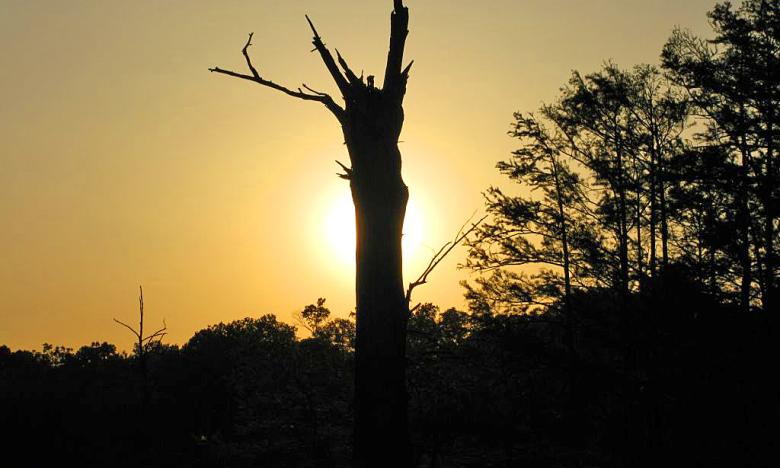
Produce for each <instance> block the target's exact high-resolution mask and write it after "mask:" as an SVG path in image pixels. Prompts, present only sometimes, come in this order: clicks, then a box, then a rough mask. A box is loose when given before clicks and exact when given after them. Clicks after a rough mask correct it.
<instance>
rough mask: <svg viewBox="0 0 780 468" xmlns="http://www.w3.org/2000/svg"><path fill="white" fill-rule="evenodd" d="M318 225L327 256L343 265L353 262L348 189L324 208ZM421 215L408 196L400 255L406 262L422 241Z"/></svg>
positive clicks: (353, 238) (411, 257) (351, 223)
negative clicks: (325, 243)
mask: <svg viewBox="0 0 780 468" xmlns="http://www.w3.org/2000/svg"><path fill="white" fill-rule="evenodd" d="M324 215H325V216H324V217H323V219H322V228H321V231H320V232H324V233H325V236H326V238H327V240H328V242H327V249H328V254H327V257H328V258H329V259H331V260H332V261H337V262H339V263H341V264H343V265H354V263H355V208H354V206H353V204H352V197H351V196H350V194H349V191H347V190H345V191H343V193H341V194H339V195H337V196H336V197H335V198H334V200H333V201H332V202H331V204H330V207H329V208H328V209H327V210H325V213H324ZM422 220H423V217H422V216H421V213H420V211H419V209H418V208H417V205H416V204H415V203H414V201H413V200H411V199H410V200H409V203H408V205H407V208H406V217H405V219H404V233H403V241H402V247H403V255H404V262H405V263H408V262H409V261H410V260H412V259H413V258H414V255H415V254H416V253H417V252H418V251H419V247H420V245H421V244H422V241H423V235H424V226H423V221H422Z"/></svg>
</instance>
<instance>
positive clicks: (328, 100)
mask: <svg viewBox="0 0 780 468" xmlns="http://www.w3.org/2000/svg"><path fill="white" fill-rule="evenodd" d="M253 35H254V33H249V39H248V40H247V41H246V44H245V45H244V47H243V48H242V49H241V53H242V55H243V56H244V58H245V59H246V63H247V66H248V67H249V70H250V72H251V73H252V74H251V75H247V74H244V73H237V72H234V71H232V70H225V69H223V68H219V67H214V68H209V71H210V72H212V73H220V74H222V75H227V76H231V77H233V78H240V79H242V80H247V81H252V82H254V83H257V84H260V85H262V86H266V87H268V88H271V89H275V90H277V91H281V92H283V93H284V94H286V95H288V96H292V97H294V98H298V99H302V100H304V101H314V102H319V103H321V104H323V105H324V106H325V107H326V108H328V110H330V111H331V112H332V113H333V114H334V115H335V116H336V118H338V119H339V121H341V119H342V118H343V115H344V110H343V109H342V108H341V107H339V105H338V104H336V102H335V101H334V100H333V98H332V97H330V96H329V95H327V94H325V93H314V94H308V93H304V92H303V91H301V90H300V89H299V90H298V91H294V90H292V89H290V88H287V87H286V86H282V85H280V84H277V83H274V82H273V81H271V80H266V79H264V78H263V77H262V76H260V73H259V72H258V71H257V68H255V67H254V65H253V64H252V59H251V58H250V57H249V53H248V52H247V49H248V48H249V46H251V45H252V36H253ZM304 87H306V86H305V85H304ZM306 89H309V88H308V87H306ZM310 91H311V90H310Z"/></svg>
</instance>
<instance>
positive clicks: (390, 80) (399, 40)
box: [382, 0, 409, 97]
mask: <svg viewBox="0 0 780 468" xmlns="http://www.w3.org/2000/svg"><path fill="white" fill-rule="evenodd" d="M393 6H394V8H393V13H392V14H391V15H390V50H389V51H388V53H387V67H386V68H385V82H384V85H383V86H382V88H383V89H384V90H385V91H387V92H389V93H396V92H400V91H401V89H400V88H399V86H400V84H401V79H402V78H401V66H402V62H403V59H404V48H405V46H406V36H408V35H409V29H408V28H409V9H408V8H406V7H405V6H404V5H403V1H401V0H394V2H393ZM401 97H403V96H401Z"/></svg>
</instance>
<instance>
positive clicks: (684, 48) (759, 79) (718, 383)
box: [0, 0, 780, 467]
mask: <svg viewBox="0 0 780 468" xmlns="http://www.w3.org/2000/svg"><path fill="white" fill-rule="evenodd" d="M393 11H394V12H393V16H392V20H391V22H392V32H391V36H392V38H391V45H390V54H389V58H388V72H387V73H388V74H387V76H386V79H385V83H384V86H383V89H381V90H380V89H378V88H375V86H374V80H373V77H369V79H367V80H365V79H363V77H357V76H355V75H354V73H352V72H351V70H350V68H349V66H348V65H347V63H346V61H345V60H344V59H343V58H342V56H341V55H340V54H338V53H337V57H338V58H337V61H338V65H337V63H336V60H334V58H333V57H332V56H331V54H330V52H329V50H328V49H327V48H326V47H325V45H324V44H323V42H322V40H321V38H320V36H319V34H318V33H317V31H316V29H315V28H314V26H313V24H312V25H311V27H312V31H313V33H314V46H315V50H316V51H318V52H319V53H320V56H321V57H322V59H323V60H324V62H325V64H326V67H327V68H328V69H329V71H330V72H331V75H332V76H333V78H334V79H335V80H336V82H337V84H338V85H339V88H340V91H341V92H342V94H344V97H345V102H346V104H345V108H343V109H342V108H341V107H340V106H338V105H337V104H335V102H334V101H333V100H332V98H330V96H327V95H326V94H323V93H319V92H316V91H313V90H311V89H310V88H308V87H307V88H306V89H307V91H301V90H297V91H294V90H290V89H288V88H284V87H281V86H280V85H277V84H276V83H274V82H271V81H267V80H266V79H265V78H261V76H260V74H259V73H258V72H257V70H256V69H255V68H254V66H253V65H252V62H251V60H250V58H249V56H248V55H247V47H248V46H249V45H250V43H251V35H250V40H249V41H248V42H247V43H246V46H245V47H244V49H243V54H244V56H245V58H246V61H247V65H248V67H249V69H250V72H251V75H242V74H238V73H235V72H230V71H225V70H222V69H219V68H215V69H213V71H216V72H219V73H224V74H227V75H230V76H237V77H239V78H243V79H247V80H250V81H254V82H256V83H259V84H261V85H263V86H266V87H271V88H274V89H277V90H280V91H282V92H285V93H287V94H288V95H291V96H293V97H298V98H300V99H304V100H311V101H315V102H319V103H322V104H324V105H325V106H326V108H327V109H328V110H330V111H331V113H333V114H334V115H335V116H336V117H337V118H338V119H339V121H340V123H341V124H342V127H343V128H344V133H345V138H346V141H347V146H348V149H349V150H350V157H351V162H352V167H351V168H348V167H346V166H343V168H344V170H345V173H344V174H343V177H344V178H345V179H347V180H349V182H350V185H351V187H352V193H353V198H354V199H355V203H356V215H357V217H358V221H359V222H358V226H359V228H358V281H357V297H358V304H357V310H356V314H353V315H351V316H350V317H349V318H348V319H344V318H332V317H331V313H330V310H329V309H328V308H327V307H326V305H325V300H324V299H319V300H317V301H316V303H314V304H311V305H308V306H306V307H304V308H303V309H302V310H301V312H300V313H299V314H298V315H297V317H296V319H297V322H298V325H300V327H301V328H303V329H306V330H307V331H308V335H309V337H308V338H300V337H299V336H297V335H296V327H294V326H292V325H289V324H285V323H283V322H280V321H278V320H277V319H276V318H275V317H274V316H273V315H265V316H262V317H260V318H247V319H244V320H240V321H235V322H230V323H227V324H223V323H220V324H218V325H215V326H211V327H208V328H206V329H204V330H201V331H199V332H197V333H196V334H195V335H194V336H193V337H192V338H191V339H190V340H189V341H188V342H187V343H185V344H184V345H182V346H181V347H179V346H176V345H168V344H164V343H162V342H161V341H160V340H159V339H157V340H155V339H154V338H152V339H149V340H148V342H145V341H144V338H143V331H142V328H139V332H135V331H134V333H135V334H136V337H137V338H138V340H139V345H137V347H136V349H135V350H134V352H133V353H132V354H126V353H119V352H117V350H116V347H115V346H113V345H111V344H108V343H93V344H92V345H89V346H84V347H82V348H80V349H78V350H76V351H74V350H71V349H65V348H62V347H52V346H50V345H44V348H43V350H42V351H41V352H37V351H11V350H10V349H8V348H7V347H0V416H1V417H2V426H3V431H4V432H5V434H4V436H3V437H2V438H0V447H2V448H3V453H4V454H5V455H4V456H5V458H6V459H7V460H9V461H11V462H12V466H41V465H44V464H49V463H66V464H70V463H76V464H78V465H80V466H93V465H94V466H98V465H100V466H104V465H111V466H150V467H153V466H171V465H173V466H226V467H244V466H301V467H307V466H312V467H314V466H318V467H319V466H325V467H328V466H333V467H336V466H348V465H350V464H352V466H422V467H456V466H457V467H460V466H463V467H467V466H474V467H491V466H495V467H514V466H518V467H519V466H540V467H542V466H544V467H577V466H582V467H585V466H588V467H655V466H658V465H660V464H662V463H663V464H669V463H671V464H673V465H679V466H708V467H717V466H724V467H725V466H751V467H752V466H756V467H759V466H773V465H774V464H776V463H777V459H778V456H777V455H776V446H777V443H776V442H775V437H774V433H775V432H776V431H777V429H778V421H780V400H779V399H778V390H780V387H779V386H778V382H777V377H776V376H775V371H774V370H775V368H776V363H777V358H776V356H777V355H778V340H777V332H776V330H777V312H778V308H777V305H776V302H777V300H778V299H777V297H778V296H777V295H778V289H780V287H779V286H778V285H777V281H776V274H777V270H778V267H777V257H778V254H777V248H778V242H779V241H780V236H778V228H779V227H780V226H778V221H779V220H780V212H779V211H778V206H780V204H778V201H780V189H778V184H777V182H778V169H777V166H778V164H777V150H776V140H777V137H778V124H777V123H776V120H777V116H776V114H777V107H778V106H777V104H778V101H779V100H780V66H778V65H780V64H779V63H778V61H780V4H779V3H778V2H774V1H768V0H746V1H745V2H743V3H742V5H741V6H739V7H734V6H732V5H730V4H729V3H719V4H716V5H715V7H714V8H713V9H712V11H710V12H709V19H710V23H711V25H712V28H713V33H714V37H713V38H712V39H702V38H698V37H696V36H694V35H692V34H691V33H689V32H687V31H685V30H682V29H676V30H675V31H674V32H673V34H672V36H671V37H670V39H669V40H668V41H667V43H666V44H665V45H664V46H663V49H662V53H661V64H660V66H652V65H638V66H635V67H632V68H629V69H622V68H620V67H619V66H618V65H616V64H614V63H612V62H607V63H605V64H604V65H603V67H602V68H601V69H600V70H598V71H595V72H593V73H590V74H581V73H579V72H573V73H572V76H571V78H570V79H569V81H568V82H567V83H565V84H564V85H563V86H562V87H561V89H560V94H559V96H558V98H557V99H556V100H555V101H554V102H552V103H550V104H546V105H544V106H542V107H541V108H540V109H539V110H538V112H535V113H533V112H518V113H516V114H515V115H514V119H513V122H512V123H511V127H510V131H509V135H510V137H512V138H514V139H516V140H517V145H518V149H517V150H516V151H514V152H513V153H512V154H511V155H510V157H509V158H508V159H507V160H505V161H501V162H499V163H498V165H497V169H498V170H499V171H500V172H501V173H502V174H504V175H506V176H507V177H508V179H509V181H510V182H511V184H507V186H505V187H490V188H488V190H487V191H486V192H485V194H484V195H485V202H486V211H487V213H488V218H487V219H486V221H485V222H482V223H481V224H479V225H478V226H476V227H474V228H473V229H472V230H470V231H467V234H468V235H467V237H466V239H465V243H466V245H467V247H468V256H467V258H466V260H465V262H464V264H463V265H462V267H463V268H465V269H467V270H469V271H472V272H474V273H476V274H477V276H476V279H474V280H473V281H471V282H464V283H463V286H464V291H465V297H466V300H467V310H464V311H461V310H456V309H449V310H446V311H441V310H440V309H439V308H438V307H437V306H435V305H433V304H421V305H419V306H416V307H413V308H410V307H409V301H410V297H409V296H410V294H408V293H407V294H406V295H404V291H403V288H402V287H400V284H401V283H400V226H401V225H402V222H403V214H404V209H405V208H404V207H405V205H406V197H407V195H406V193H407V192H406V187H405V185H404V184H403V181H402V179H401V176H400V153H399V152H398V149H397V139H398V135H399V133H400V130H401V125H402V122H403V110H402V108H401V104H402V100H403V94H404V91H405V86H406V80H407V78H408V73H409V67H406V68H405V69H403V70H402V69H401V60H402V58H403V42H404V40H405V37H406V27H407V22H408V11H407V9H406V7H404V6H403V4H402V2H401V1H397V0H396V1H395V2H394V10H393ZM339 66H340V67H341V69H339ZM388 77H389V78H388ZM388 80H389V81H388ZM377 142H379V144H378V146H377ZM388 174H389V175H388ZM390 195H392V196H390ZM388 197H390V199H392V200H393V202H392V203H390V204H387V203H386V201H387V200H388ZM361 220H362V222H361ZM399 220H400V223H401V224H398V222H399ZM361 226H362V227H361ZM361 229H362V230H361ZM361 233H362V234H361ZM361 239H362V242H363V243H362V244H361ZM457 239H458V240H460V238H457ZM361 245H362V247H361ZM445 248H446V246H445ZM361 252H362V255H361ZM437 257H438V255H437ZM435 261H436V258H434V261H432V262H431V264H432V265H434V266H435V263H434V262H435ZM361 262H362V263H361ZM388 262H389V263H388ZM388 265H390V266H391V267H392V268H387V266H388ZM396 267H397V268H396ZM426 272H428V273H429V271H427V270H426ZM361 275H362V276H361ZM361 278H362V280H361ZM426 279H427V274H424V276H422V277H421V279H420V280H418V281H422V282H425V280H426ZM413 284H414V283H413ZM420 284H422V283H420ZM367 285H368V286H367ZM411 288H412V287H411V286H410V289H409V291H411ZM141 307H142V306H141ZM377 307H379V308H380V309H381V311H384V312H383V315H382V314H380V315H377V313H376V310H377ZM142 313H143V312H142ZM388 317H389V318H388ZM141 327H143V325H142V324H141ZM399 327H402V328H399ZM129 328H131V327H129ZM389 331H390V332H389ZM163 332H164V330H163ZM150 336H153V337H154V334H153V335H150ZM399 339H402V341H400V342H399V341H398V340H399ZM399 382H400V384H399ZM773 461H774V463H773Z"/></svg>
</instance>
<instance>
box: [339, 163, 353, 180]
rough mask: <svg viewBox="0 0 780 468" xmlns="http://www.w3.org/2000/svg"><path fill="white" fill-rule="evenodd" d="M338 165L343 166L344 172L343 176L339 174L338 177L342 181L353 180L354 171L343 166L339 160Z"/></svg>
mask: <svg viewBox="0 0 780 468" xmlns="http://www.w3.org/2000/svg"><path fill="white" fill-rule="evenodd" d="M336 164H338V165H339V166H341V168H342V169H343V170H344V173H343V174H338V173H337V174H336V175H338V176H339V177H341V178H342V179H346V180H352V169H351V168H349V167H347V166H345V165H344V164H342V163H341V161H339V160H336Z"/></svg>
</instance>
